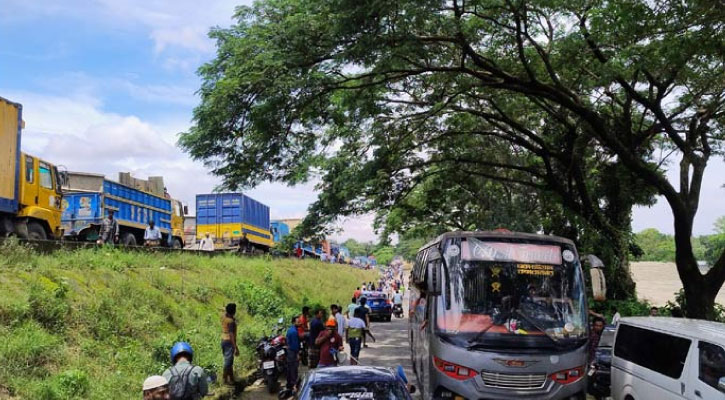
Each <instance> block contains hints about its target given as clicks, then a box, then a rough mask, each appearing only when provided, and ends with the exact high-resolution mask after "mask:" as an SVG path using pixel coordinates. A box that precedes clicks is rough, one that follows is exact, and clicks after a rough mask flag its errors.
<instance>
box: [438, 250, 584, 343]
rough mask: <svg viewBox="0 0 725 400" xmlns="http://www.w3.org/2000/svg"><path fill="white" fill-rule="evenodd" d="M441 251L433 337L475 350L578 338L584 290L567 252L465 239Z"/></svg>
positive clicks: (571, 252)
mask: <svg viewBox="0 0 725 400" xmlns="http://www.w3.org/2000/svg"><path fill="white" fill-rule="evenodd" d="M458 246H460V247H458ZM448 247H451V248H452V250H451V249H448V250H447V251H445V252H444V254H445V256H444V259H445V263H444V274H443V275H444V277H443V281H444V282H443V293H442V296H439V297H438V298H437V301H436V328H437V333H438V334H439V335H441V336H443V337H444V338H445V339H448V340H449V341H452V342H454V344H459V345H462V346H483V347H503V346H505V347H540V346H542V345H546V346H575V345H580V344H581V342H582V341H583V340H586V335H587V328H586V302H585V297H584V296H585V294H584V285H583V280H582V274H581V267H580V265H579V262H578V259H577V257H576V255H575V254H576V252H575V249H574V248H573V247H568V246H565V245H560V244H555V245H550V244H533V243H517V242H482V241H480V240H477V239H472V238H468V240H465V239H464V240H463V241H461V242H459V243H451V244H449V246H448Z"/></svg>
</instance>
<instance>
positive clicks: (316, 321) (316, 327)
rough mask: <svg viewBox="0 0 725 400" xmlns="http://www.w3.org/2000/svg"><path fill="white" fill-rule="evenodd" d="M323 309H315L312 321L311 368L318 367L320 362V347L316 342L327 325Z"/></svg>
mask: <svg viewBox="0 0 725 400" xmlns="http://www.w3.org/2000/svg"><path fill="white" fill-rule="evenodd" d="M322 313H323V310H322V309H318V310H316V311H315V318H313V319H312V321H311V322H310V335H309V341H308V343H309V357H310V360H309V367H310V369H313V368H317V364H318V363H319V362H320V347H319V346H318V345H317V344H316V342H317V336H319V335H320V332H322V331H323V330H324V329H325V327H324V325H323V322H322Z"/></svg>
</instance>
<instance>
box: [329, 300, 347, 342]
mask: <svg viewBox="0 0 725 400" xmlns="http://www.w3.org/2000/svg"><path fill="white" fill-rule="evenodd" d="M330 310H331V311H332V316H333V317H334V318H335V323H336V324H337V334H338V335H340V337H342V336H343V335H344V334H345V316H344V315H342V313H341V312H340V306H338V305H337V304H333V305H331V306H330Z"/></svg>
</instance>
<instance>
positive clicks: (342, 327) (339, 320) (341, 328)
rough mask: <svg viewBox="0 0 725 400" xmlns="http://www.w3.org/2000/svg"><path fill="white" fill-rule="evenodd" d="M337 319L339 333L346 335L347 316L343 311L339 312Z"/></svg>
mask: <svg viewBox="0 0 725 400" xmlns="http://www.w3.org/2000/svg"><path fill="white" fill-rule="evenodd" d="M335 321H337V334H338V335H340V336H342V335H344V334H345V328H346V326H345V325H347V321H345V317H344V316H343V315H342V313H340V312H338V313H337V314H335Z"/></svg>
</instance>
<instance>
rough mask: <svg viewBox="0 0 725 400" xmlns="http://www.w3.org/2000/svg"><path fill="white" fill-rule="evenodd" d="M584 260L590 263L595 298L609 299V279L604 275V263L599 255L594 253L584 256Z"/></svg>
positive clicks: (599, 299)
mask: <svg viewBox="0 0 725 400" xmlns="http://www.w3.org/2000/svg"><path fill="white" fill-rule="evenodd" d="M583 260H584V262H586V263H587V264H589V276H590V278H591V279H590V281H591V283H592V295H593V297H594V300H596V301H605V300H607V280H606V278H605V277H604V263H603V262H602V260H601V259H600V258H599V257H597V256H595V255H593V254H588V255H586V256H584V258H583Z"/></svg>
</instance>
